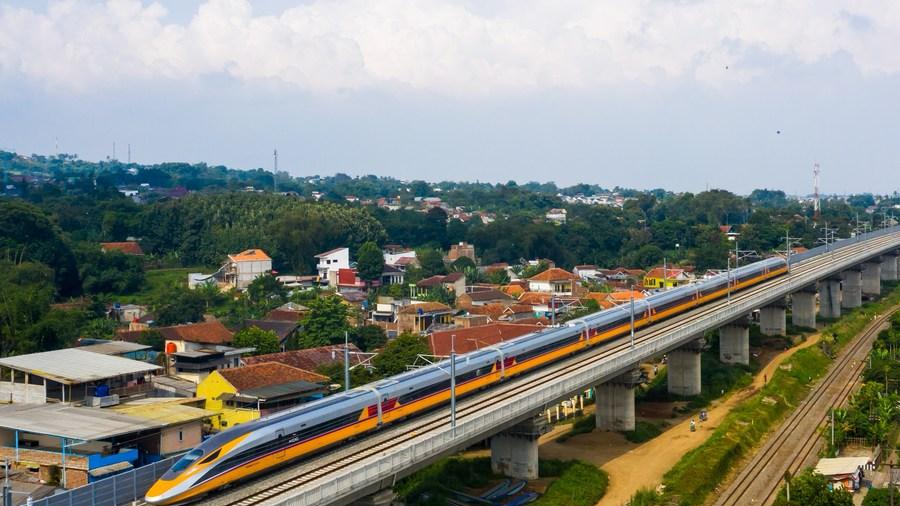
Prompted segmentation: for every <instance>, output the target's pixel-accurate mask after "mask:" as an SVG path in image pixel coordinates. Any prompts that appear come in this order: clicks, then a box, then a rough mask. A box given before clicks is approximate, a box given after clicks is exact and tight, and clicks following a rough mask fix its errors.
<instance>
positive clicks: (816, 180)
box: [813, 163, 822, 221]
mask: <svg viewBox="0 0 900 506" xmlns="http://www.w3.org/2000/svg"><path fill="white" fill-rule="evenodd" d="M820 172H821V169H819V164H818V163H815V164H814V165H813V220H815V221H818V220H819V214H820V211H821V210H822V204H821V202H819V173H820Z"/></svg>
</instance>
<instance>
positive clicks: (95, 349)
mask: <svg viewBox="0 0 900 506" xmlns="http://www.w3.org/2000/svg"><path fill="white" fill-rule="evenodd" d="M150 348H152V346H147V345H146V344H138V343H129V342H128V341H110V342H108V343H97V344H89V345H87V346H79V347H78V349H79V350H82V351H90V352H92V353H102V354H103V355H124V354H125V353H133V352H135V351H144V350H149V349H150Z"/></svg>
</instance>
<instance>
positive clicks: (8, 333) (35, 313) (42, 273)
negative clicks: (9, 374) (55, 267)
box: [0, 260, 54, 357]
mask: <svg viewBox="0 0 900 506" xmlns="http://www.w3.org/2000/svg"><path fill="white" fill-rule="evenodd" d="M53 291H54V290H53V271H52V270H51V269H50V268H49V267H47V266H46V265H44V264H39V263H31V262H24V263H20V264H18V265H14V264H13V263H12V262H8V261H5V260H0V355H2V356H4V357H5V356H7V355H10V354H18V353H28V352H30V351H43V350H35V349H34V344H35V343H33V342H31V341H30V337H29V336H28V335H27V334H28V332H29V330H30V329H31V327H32V326H33V325H35V324H36V323H38V322H39V321H40V320H41V319H42V318H44V316H45V315H46V314H47V312H48V311H49V310H50V303H51V302H52V301H53Z"/></svg>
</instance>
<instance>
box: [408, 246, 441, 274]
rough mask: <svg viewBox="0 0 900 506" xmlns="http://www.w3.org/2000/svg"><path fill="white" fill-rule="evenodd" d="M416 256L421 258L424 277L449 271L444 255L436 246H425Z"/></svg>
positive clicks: (420, 262)
mask: <svg viewBox="0 0 900 506" xmlns="http://www.w3.org/2000/svg"><path fill="white" fill-rule="evenodd" d="M416 257H417V258H418V259H419V265H420V266H421V269H422V276H423V277H426V278H427V277H430V276H434V275H436V274H446V273H447V267H446V266H445V265H444V257H443V255H442V254H441V252H440V251H438V250H436V249H434V248H424V249H422V250H420V251H418V252H417V253H416Z"/></svg>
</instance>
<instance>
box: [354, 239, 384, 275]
mask: <svg viewBox="0 0 900 506" xmlns="http://www.w3.org/2000/svg"><path fill="white" fill-rule="evenodd" d="M356 272H357V273H358V274H359V277H360V279H362V280H363V281H365V282H366V283H371V282H372V281H374V280H377V279H380V278H381V273H383V272H384V254H383V253H382V252H381V248H379V247H378V245H377V244H375V243H374V242H372V241H368V242H366V243H363V245H362V246H360V247H359V252H357V254H356Z"/></svg>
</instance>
